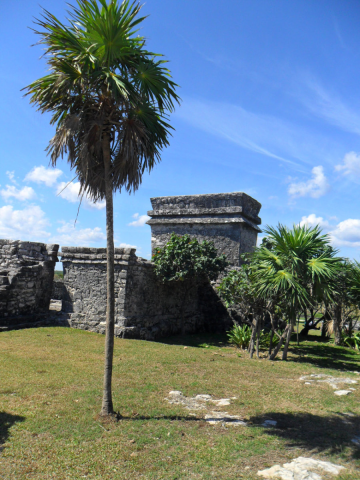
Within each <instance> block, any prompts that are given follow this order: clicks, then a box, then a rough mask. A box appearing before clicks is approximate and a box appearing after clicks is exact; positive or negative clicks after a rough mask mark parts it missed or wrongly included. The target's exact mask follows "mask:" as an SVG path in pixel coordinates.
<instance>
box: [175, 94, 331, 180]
mask: <svg viewBox="0 0 360 480" xmlns="http://www.w3.org/2000/svg"><path fill="white" fill-rule="evenodd" d="M176 115H177V116H178V117H180V118H182V119H183V120H185V121H186V122H187V123H189V124H190V125H193V126H195V127H197V128H199V129H201V130H203V131H205V132H208V133H210V134H213V135H216V136H217V137H220V138H223V139H225V140H228V141H229V142H232V143H235V144H237V145H239V146H240V147H242V148H244V149H247V150H250V151H253V152H256V153H258V154H260V155H264V156H266V157H268V158H271V159H274V160H278V161H280V162H281V163H286V164H288V165H289V166H290V167H291V168H293V169H295V170H297V171H301V172H304V173H305V170H304V165H307V164H310V165H311V164H314V161H320V159H321V161H324V146H323V145H324V144H325V140H324V139H323V138H320V137H319V136H317V135H314V134H313V133H311V132H309V131H306V130H304V128H302V127H299V126H297V125H295V124H293V123H290V122H287V121H284V120H282V119H280V118H278V117H275V116H272V115H265V114H258V113H254V112H250V111H248V110H246V109H244V108H242V107H241V106H237V105H232V104H228V103H221V102H213V101H207V100H196V99H191V98H185V99H184V102H183V104H182V107H181V108H180V109H179V110H178V111H177V113H176ZM325 161H329V158H325ZM277 163H279V162H277Z"/></svg>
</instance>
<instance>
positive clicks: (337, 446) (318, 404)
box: [0, 328, 360, 480]
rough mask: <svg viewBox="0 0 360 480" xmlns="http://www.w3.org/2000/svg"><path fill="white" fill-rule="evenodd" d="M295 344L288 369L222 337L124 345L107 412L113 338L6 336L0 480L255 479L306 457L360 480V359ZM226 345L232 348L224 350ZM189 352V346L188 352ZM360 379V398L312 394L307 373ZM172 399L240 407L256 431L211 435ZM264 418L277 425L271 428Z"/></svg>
mask: <svg viewBox="0 0 360 480" xmlns="http://www.w3.org/2000/svg"><path fill="white" fill-rule="evenodd" d="M317 339H318V337H315V336H311V337H309V340H308V341H307V342H302V343H301V345H300V347H297V346H296V345H295V344H292V346H291V351H290V359H289V361H288V362H281V361H274V362H269V361H267V360H266V359H265V358H262V359H260V360H257V359H253V360H250V359H249V358H248V356H247V354H246V353H244V352H241V351H239V350H236V349H235V348H233V347H230V346H228V345H227V344H226V343H225V338H222V337H216V336H210V335H209V336H206V335H204V336H191V337H190V336H189V337H174V338H171V339H169V340H167V341H166V343H160V342H159V343H157V342H145V341H139V340H122V339H116V340H115V357H114V377H113V378H114V384H113V388H114V404H115V408H116V410H117V411H119V412H120V413H121V415H122V419H121V420H119V421H117V422H116V421H111V422H105V421H103V420H102V419H101V418H99V416H98V412H99V411H100V406H101V390H102V374H103V371H102V370H103V352H104V337H103V336H101V335H97V334H94V333H89V332H84V331H79V330H71V329H67V328H39V329H29V330H20V331H12V332H3V333H1V334H0V378H1V384H0V451H1V452H0V478H4V479H19V480H20V479H61V480H62V479H82V478H88V479H129V480H130V479H166V480H170V479H172V480H175V479H226V480H227V479H248V480H250V479H255V478H259V477H257V475H256V472H257V471H258V470H259V469H264V468H267V467H269V466H272V465H273V464H275V463H284V462H286V461H289V460H291V459H293V458H296V457H298V456H300V455H303V456H313V457H314V458H319V459H323V460H330V461H334V462H335V463H338V464H341V465H343V466H345V467H346V471H345V473H343V474H342V475H339V476H338V477H336V478H337V479H339V480H340V479H341V480H346V479H359V478H360V474H359V471H360V449H359V447H356V446H355V445H354V444H353V443H352V442H351V439H352V438H353V437H354V436H355V435H360V402H359V401H360V375H357V374H356V373H353V372H354V371H360V365H359V359H360V356H359V355H357V354H356V353H355V352H353V351H350V350H348V349H344V348H341V347H334V346H333V345H330V344H324V343H319V342H317ZM223 342H224V343H223ZM185 347H186V348H185ZM312 373H326V374H331V375H335V376H343V377H344V376H346V377H349V378H352V379H355V380H358V381H359V386H358V387H357V388H356V391H354V392H353V394H351V395H349V396H346V397H338V396H336V395H334V392H333V390H332V388H331V387H330V386H329V385H326V384H321V385H318V386H314V385H304V383H303V382H300V381H299V377H300V376H301V375H304V374H312ZM170 390H181V391H182V392H183V393H184V395H186V396H191V395H196V394H201V393H207V394H212V395H214V397H215V398H224V397H234V396H235V397H237V399H236V400H234V401H233V402H232V404H231V405H230V406H227V407H226V408H223V410H226V411H227V412H228V413H230V414H235V415H240V416H241V417H242V418H244V419H245V420H246V421H247V422H249V425H248V426H246V427H244V426H237V427H235V426H223V425H215V426H213V425H209V424H208V423H207V422H205V421H204V419H203V416H202V415H201V412H195V416H192V415H190V412H189V411H188V410H186V409H184V408H183V407H181V406H176V405H170V404H169V403H167V402H166V401H164V397H166V396H167V395H168V393H169V391H170ZM344 413H352V414H353V416H351V417H348V416H346V415H344ZM265 419H272V420H276V421H277V422H278V424H277V426H276V427H275V428H274V427H263V426H261V424H262V423H263V421H264V420H265ZM357 472H358V473H357Z"/></svg>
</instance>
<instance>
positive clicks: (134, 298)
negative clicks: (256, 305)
mask: <svg viewBox="0 0 360 480" xmlns="http://www.w3.org/2000/svg"><path fill="white" fill-rule="evenodd" d="M60 255H61V261H62V262H63V270H64V288H65V292H64V297H63V310H64V311H65V312H67V313H68V314H69V316H70V324H71V326H72V327H74V328H81V329H84V330H90V331H94V332H99V333H104V332H105V322H106V249H103V248H83V247H63V248H62V252H61V254H60ZM188 286H191V288H190V291H189V295H188V296H187V298H186V302H185V304H184V310H183V312H184V314H183V320H184V330H185V332H186V333H195V332H200V331H206V330H210V331H214V330H219V328H221V327H219V325H222V324H223V320H224V318H226V317H227V316H228V315H227V312H226V309H224V307H223V306H222V304H221V302H219V299H218V297H217V295H216V294H214V290H213V289H212V287H211V286H210V285H209V284H208V282H206V281H201V280H199V281H193V282H192V283H191V284H189V283H187V284H184V283H182V282H181V283H180V282H179V283H174V284H171V285H169V284H163V283H161V282H160V281H159V280H158V279H157V277H156V275H155V274H154V271H153V265H152V263H151V262H149V261H147V260H144V259H142V258H139V257H137V256H136V255H135V250H134V249H121V248H118V249H115V297H116V307H115V334H116V335H117V336H120V337H126V338H143V339H146V340H153V339H157V338H161V337H165V336H168V335H173V334H177V333H180V332H181V331H182V330H183V325H182V317H181V314H180V312H181V306H182V302H183V298H184V288H185V287H188ZM223 317H224V318H223Z"/></svg>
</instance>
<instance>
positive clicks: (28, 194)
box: [0, 185, 36, 202]
mask: <svg viewBox="0 0 360 480" xmlns="http://www.w3.org/2000/svg"><path fill="white" fill-rule="evenodd" d="M0 195H1V196H2V197H3V199H4V200H5V201H9V199H11V198H15V199H16V200H20V201H21V202H25V201H26V200H33V199H34V198H36V193H35V191H34V190H33V189H32V188H31V187H24V188H21V189H19V188H16V187H15V185H6V188H5V189H3V190H0Z"/></svg>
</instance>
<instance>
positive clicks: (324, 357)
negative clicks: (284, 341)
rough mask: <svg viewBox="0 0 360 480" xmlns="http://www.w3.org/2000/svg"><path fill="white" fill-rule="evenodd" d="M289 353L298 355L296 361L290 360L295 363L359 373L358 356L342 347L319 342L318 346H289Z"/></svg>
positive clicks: (359, 363)
mask: <svg viewBox="0 0 360 480" xmlns="http://www.w3.org/2000/svg"><path fill="white" fill-rule="evenodd" d="M289 351H290V352H291V353H293V354H295V355H299V357H298V358H297V359H292V360H293V361H295V362H297V363H304V364H305V363H308V364H312V365H314V366H316V367H318V368H328V369H333V370H341V371H343V372H346V371H351V372H353V371H360V355H359V354H358V353H356V352H355V351H354V350H350V349H345V348H344V347H336V346H334V345H331V344H326V343H320V342H319V343H318V344H313V343H311V344H307V345H301V344H300V346H299V347H298V346H297V345H291V346H290V349H289ZM304 355H306V357H305V356H304Z"/></svg>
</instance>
